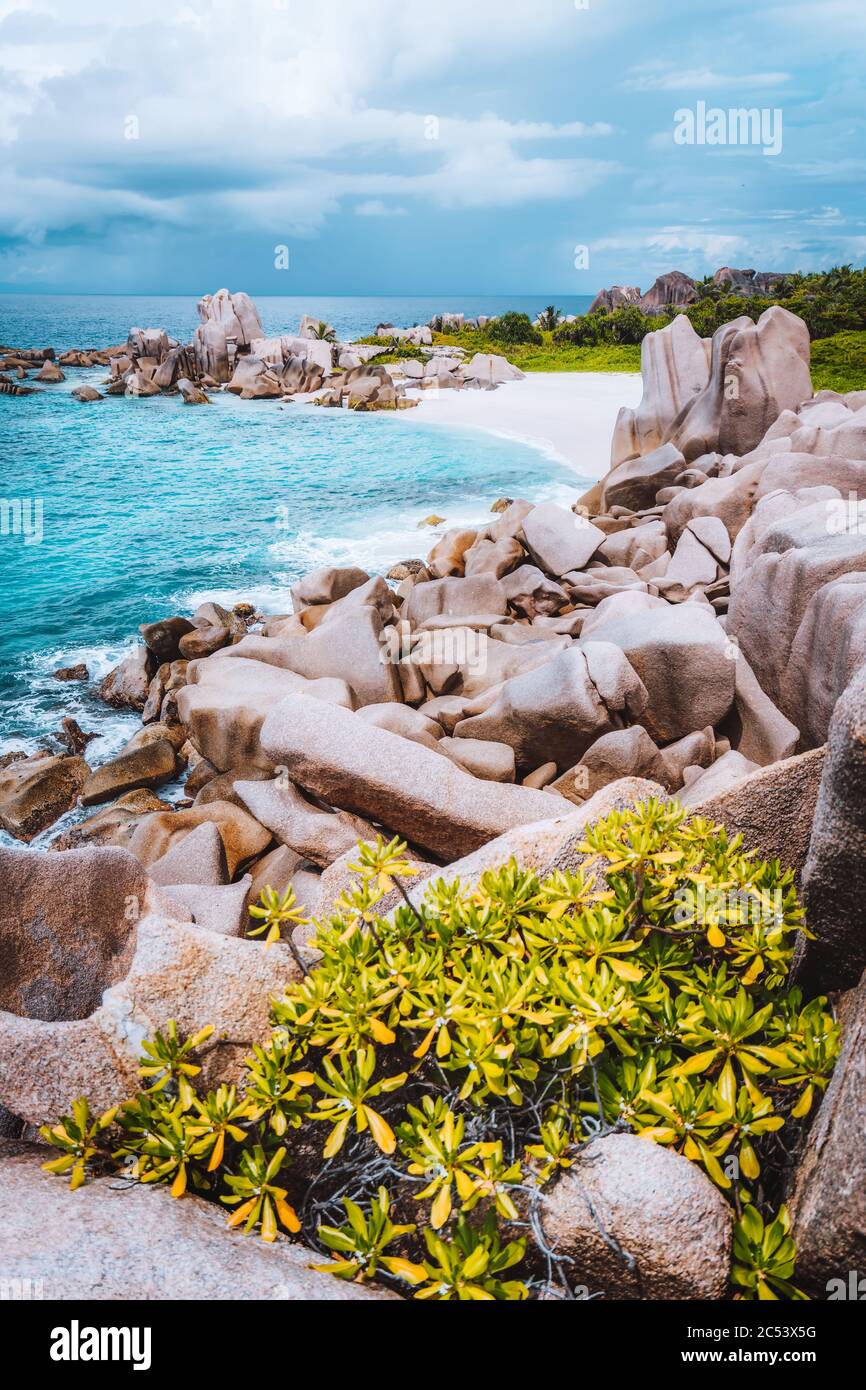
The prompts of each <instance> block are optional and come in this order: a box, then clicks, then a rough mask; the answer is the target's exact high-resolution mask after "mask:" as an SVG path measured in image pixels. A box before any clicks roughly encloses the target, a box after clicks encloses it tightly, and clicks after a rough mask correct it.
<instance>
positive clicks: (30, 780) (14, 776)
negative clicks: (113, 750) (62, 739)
mask: <svg viewBox="0 0 866 1390" xmlns="http://www.w3.org/2000/svg"><path fill="white" fill-rule="evenodd" d="M89 773H90V768H89V767H88V766H87V763H86V762H85V761H84V759H83V758H77V757H70V756H67V755H66V754H60V755H58V756H54V755H53V754H50V753H34V754H33V756H32V757H30V758H19V759H16V760H15V761H14V762H11V763H9V764H7V766H6V767H4V768H2V769H0V826H2V827H3V829H4V830H5V831H6V832H7V833H8V834H9V835H12V836H14V838H15V839H16V840H24V841H28V840H32V839H34V838H35V837H36V836H37V835H38V834H39V833H40V832H41V831H42V830H45V829H46V828H47V827H48V826H49V825H53V824H54V822H55V821H56V820H57V819H58V817H60V816H62V815H63V813H64V811H68V810H69V809H70V808H71V807H72V806H74V805H75V803H76V801H77V800H78V795H79V793H80V791H81V789H82V787H83V786H84V784H85V782H86V780H87V778H88V775H89Z"/></svg>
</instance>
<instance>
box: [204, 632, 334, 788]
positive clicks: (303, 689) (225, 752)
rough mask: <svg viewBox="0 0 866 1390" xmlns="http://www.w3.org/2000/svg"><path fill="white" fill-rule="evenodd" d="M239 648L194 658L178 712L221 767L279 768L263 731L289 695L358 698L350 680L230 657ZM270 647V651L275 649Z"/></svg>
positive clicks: (209, 757) (330, 699)
mask: <svg viewBox="0 0 866 1390" xmlns="http://www.w3.org/2000/svg"><path fill="white" fill-rule="evenodd" d="M245 640H247V641H252V639H251V638H250V639H245ZM260 640H261V641H268V640H269V639H267V638H262V639H260ZM302 640H304V641H306V640H308V639H306V638H304V639H302ZM240 645H242V644H239V646H240ZM273 645H274V646H276V645H277V643H276V642H274V643H273ZM237 650H238V647H231V648H228V649H227V650H226V651H223V652H219V653H216V654H214V655H213V656H210V657H207V658H206V659H205V660H202V661H193V662H190V668H189V678H190V683H189V685H186V686H184V688H183V689H182V690H180V691H179V692H178V695H177V708H178V714H179V716H180V718H181V720H182V721H183V723H184V724H185V726H186V728H187V730H188V731H189V735H190V738H191V740H192V742H193V743H194V744H195V747H196V748H197V749H198V751H199V752H200V753H201V754H203V756H204V757H205V758H207V760H208V761H209V762H210V763H212V764H213V766H214V767H216V768H218V769H219V770H220V772H228V771H229V770H230V769H231V768H233V767H238V766H243V765H248V766H252V767H260V768H262V769H263V770H268V771H272V770H273V764H272V763H271V761H270V759H269V758H268V757H267V755H266V754H265V753H264V752H263V750H262V746H261V740H260V737H259V735H260V733H261V727H262V723H263V722H264V720H265V718H266V716H267V715H268V714H269V713H270V711H271V710H272V709H273V708H274V706H275V705H278V704H279V703H280V701H281V700H284V699H285V698H286V696H287V695H294V694H297V693H303V694H304V695H308V696H310V697H311V698H312V699H317V700H324V701H326V702H328V703H334V704H343V705H345V706H347V708H349V709H351V708H352V707H353V705H354V703H355V699H354V696H353V694H352V691H351V690H350V689H349V686H348V685H347V684H346V682H345V681H341V680H333V679H330V678H326V679H323V680H306V679H305V677H304V676H299V675H297V674H296V673H295V672H294V671H288V670H284V669H282V667H280V666H276V665H273V664H272V663H271V662H270V661H257V660H252V659H250V658H246V657H241V658H237V657H235V658H234V659H233V660H231V661H229V660H227V659H226V656H227V655H228V652H235V651H237ZM267 650H268V652H269V653H270V650H271V649H270V648H268V649H267Z"/></svg>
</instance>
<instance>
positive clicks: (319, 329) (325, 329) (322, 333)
mask: <svg viewBox="0 0 866 1390" xmlns="http://www.w3.org/2000/svg"><path fill="white" fill-rule="evenodd" d="M310 337H311V338H318V339H319V341H320V342H322V343H334V342H336V341H337V335H336V333H335V332H334V330H333V328H332V327H331V326H330V324H328V323H323V322H322V320H321V319H319V321H318V323H312V324H310Z"/></svg>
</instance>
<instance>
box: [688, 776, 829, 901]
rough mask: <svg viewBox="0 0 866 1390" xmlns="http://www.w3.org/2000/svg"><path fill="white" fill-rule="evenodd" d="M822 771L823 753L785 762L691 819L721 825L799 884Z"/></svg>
mask: <svg viewBox="0 0 866 1390" xmlns="http://www.w3.org/2000/svg"><path fill="white" fill-rule="evenodd" d="M823 767H824V749H823V748H816V749H813V750H812V751H810V752H808V753H799V754H797V756H796V757H791V758H785V759H784V760H783V761H782V762H779V763H774V764H772V765H771V766H770V767H762V768H761V769H760V770H759V771H758V772H753V773H752V774H751V775H750V776H748V777H746V778H745V779H744V780H743V781H738V782H737V783H736V785H734V786H733V787H731V788H729V789H728V790H723V791H721V792H719V793H712V794H710V795H709V796H708V797H707V798H706V799H703V800H700V801H696V802H693V804H692V806H691V811H692V814H694V815H698V816H706V818H707V819H708V820H712V821H718V822H720V823H721V824H722V825H724V826H725V827H726V829H727V830H728V831H729V833H730V834H732V835H742V837H743V845H744V848H745V849H753V850H756V851H757V852H758V854H759V856H760V857H761V858H762V859H778V860H779V861H780V863H782V864H783V865H785V867H786V868H792V869H794V871H795V873H796V876H797V880H798V882H799V881H800V878H801V876H802V872H803V868H804V866H805V864H806V856H807V853H808V850H809V838H810V835H811V833H812V818H813V816H814V814H815V805H816V802H817V800H818V787H819V785H820V782H821V774H822V771H823ZM809 925H810V928H811V922H810V923H809Z"/></svg>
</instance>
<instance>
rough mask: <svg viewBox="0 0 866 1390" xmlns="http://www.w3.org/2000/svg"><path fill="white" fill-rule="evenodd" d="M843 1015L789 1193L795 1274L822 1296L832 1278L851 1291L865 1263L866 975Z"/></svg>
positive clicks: (828, 1290) (828, 1294)
mask: <svg viewBox="0 0 866 1390" xmlns="http://www.w3.org/2000/svg"><path fill="white" fill-rule="evenodd" d="M842 1018H843V1027H842V1050H841V1052H840V1054H839V1060H838V1061H837V1063H836V1068H835V1071H834V1073H833V1077H832V1079H831V1081H830V1085H829V1086H828V1087H827V1090H826V1092H825V1094H824V1098H823V1100H822V1101H821V1104H820V1108H819V1110H818V1113H817V1115H816V1116H815V1118H814V1120H813V1122H812V1128H811V1130H810V1132H809V1138H808V1142H807V1146H806V1151H805V1154H804V1155H803V1158H802V1160H801V1162H800V1164H799V1167H798V1168H797V1171H796V1173H795V1174H794V1179H793V1185H792V1191H791V1194H790V1197H789V1204H790V1210H791V1214H792V1216H793V1231H792V1235H793V1237H794V1239H795V1240H796V1242H797V1271H796V1279H795V1282H796V1284H797V1287H798V1288H802V1289H804V1290H805V1291H806V1292H807V1293H809V1294H811V1296H812V1297H813V1298H821V1299H824V1298H829V1297H831V1296H832V1294H833V1292H834V1289H833V1287H832V1286H831V1285H830V1283H829V1281H830V1280H841V1281H842V1288H843V1289H844V1292H843V1293H842V1295H841V1296H842V1297H843V1298H850V1297H851V1296H852V1295H851V1293H850V1289H849V1276H850V1273H851V1271H852V1270H853V1271H855V1279H859V1278H862V1272H863V1269H864V1268H866V1145H864V1144H863V1133H864V1129H866V976H864V977H863V979H862V980H861V981H860V984H859V986H858V987H857V989H856V990H854V991H853V992H852V993H851V994H850V995H846V996H845V998H844V999H843V1000H842ZM835 1288H836V1291H837V1293H836V1296H837V1297H838V1296H839V1294H838V1289H839V1285H838V1284H837V1285H836V1286H835ZM854 1296H855V1297H860V1296H861V1295H860V1292H859V1291H858V1293H857V1294H855V1295H854Z"/></svg>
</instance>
